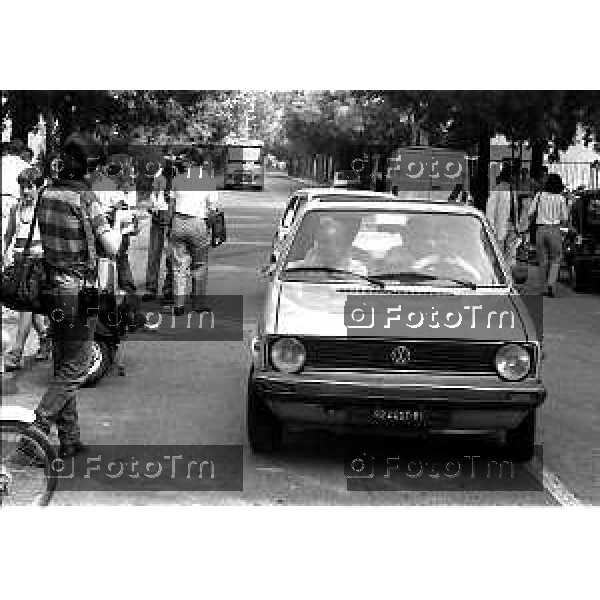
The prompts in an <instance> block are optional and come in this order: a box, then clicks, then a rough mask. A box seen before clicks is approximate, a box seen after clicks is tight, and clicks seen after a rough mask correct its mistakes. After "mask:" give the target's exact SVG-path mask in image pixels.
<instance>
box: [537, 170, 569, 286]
mask: <svg viewBox="0 0 600 600" xmlns="http://www.w3.org/2000/svg"><path fill="white" fill-rule="evenodd" d="M563 189H564V186H563V183H562V179H561V177H560V175H558V174H556V173H550V174H549V175H548V177H547V179H546V184H545V187H544V191H543V192H540V193H538V194H537V195H536V197H535V198H534V201H533V202H532V203H531V206H530V207H529V211H528V213H527V221H529V222H533V224H534V225H535V227H536V249H537V254H538V260H539V265H540V272H541V277H542V279H543V281H544V282H545V284H544V285H545V287H546V289H547V295H548V296H554V295H555V285H556V280H557V279H558V273H559V271H560V262H561V260H562V235H561V232H560V227H561V225H562V224H563V223H566V222H567V220H568V218H569V211H568V208H567V201H566V199H565V197H564V196H563V195H562V192H563Z"/></svg>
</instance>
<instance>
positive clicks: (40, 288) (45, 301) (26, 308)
mask: <svg viewBox="0 0 600 600" xmlns="http://www.w3.org/2000/svg"><path fill="white" fill-rule="evenodd" d="M38 207H39V202H36V205H35V209H34V211H33V217H32V219H31V225H30V227H29V235H28V236H27V241H26V242H25V247H24V248H23V252H22V255H21V257H20V258H19V259H17V260H15V261H13V263H12V264H10V265H7V266H6V267H5V268H4V269H3V270H2V277H1V281H0V302H1V303H2V304H4V305H5V306H7V307H8V308H10V309H12V310H15V311H18V312H33V313H36V314H45V315H47V314H50V311H51V310H52V303H51V302H50V301H49V300H50V299H49V296H48V292H49V282H48V271H47V269H46V264H45V262H44V258H43V257H42V256H32V255H31V243H32V239H33V233H34V230H35V226H36V223H37V215H38Z"/></svg>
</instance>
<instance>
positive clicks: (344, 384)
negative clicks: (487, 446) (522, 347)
mask: <svg viewBox="0 0 600 600" xmlns="http://www.w3.org/2000/svg"><path fill="white" fill-rule="evenodd" d="M251 385H252V386H253V388H254V392H255V393H256V394H258V395H259V396H260V397H262V398H263V400H264V401H265V403H266V404H267V405H268V406H269V408H270V409H271V410H272V411H273V413H274V414H275V415H276V416H277V417H278V418H279V419H281V420H283V421H287V422H298V423H304V424H313V425H317V426H319V427H325V428H333V429H337V428H339V427H342V428H348V427H350V428H353V427H366V426H373V424H374V421H373V418H372V415H373V410H375V409H379V408H385V409H387V410H420V411H422V412H423V413H424V414H425V415H426V418H425V422H424V424H423V426H422V427H421V428H425V429H427V430H428V431H430V432H432V433H433V432H440V433H443V432H446V433H449V432H455V433H462V432H464V433H469V432H471V433H475V432H482V433H484V432H498V431H506V430H507V429H513V428H514V427H517V426H518V425H519V423H520V422H521V421H522V420H523V418H524V417H525V415H526V414H527V413H528V412H529V411H530V410H531V409H533V408H536V407H537V406H539V405H540V404H542V403H543V402H544V400H545V397H546V389H545V388H544V386H543V385H542V384H541V383H540V382H539V381H537V380H534V379H526V380H524V381H522V382H507V381H502V380H500V379H499V378H498V377H496V376H491V375H489V376H487V375H483V376H482V375H476V376H469V375H464V374H461V375H435V374H431V373H418V374H417V373H410V374H408V373H393V374H386V375H385V376H383V375H381V374H375V373H356V372H352V373H350V372H343V373H340V372H335V373H333V372H313V373H308V372H306V373H301V374H297V375H290V374H284V373H278V372H273V371H264V372H261V371H254V372H253V374H252V376H251ZM379 424H380V425H383V426H386V427H387V426H388V424H387V423H379ZM395 425H397V424H395Z"/></svg>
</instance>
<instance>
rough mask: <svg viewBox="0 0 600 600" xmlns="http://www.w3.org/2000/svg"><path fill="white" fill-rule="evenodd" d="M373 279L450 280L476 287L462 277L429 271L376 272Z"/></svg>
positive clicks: (473, 288)
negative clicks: (456, 277)
mask: <svg viewBox="0 0 600 600" xmlns="http://www.w3.org/2000/svg"><path fill="white" fill-rule="evenodd" d="M371 277H372V278H374V279H384V280H385V279H400V278H408V279H417V280H425V281H451V282H452V283H456V284H457V285H460V286H462V287H466V288H469V289H471V290H476V289H477V284H476V283H473V282H472V281H465V280H463V279H453V278H452V277H441V276H439V275H432V274H431V273H419V272H418V271H399V272H396V273H378V274H377V275H372V276H371Z"/></svg>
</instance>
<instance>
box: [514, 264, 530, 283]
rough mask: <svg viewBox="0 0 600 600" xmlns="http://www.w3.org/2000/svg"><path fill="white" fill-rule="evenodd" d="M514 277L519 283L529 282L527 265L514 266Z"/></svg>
mask: <svg viewBox="0 0 600 600" xmlns="http://www.w3.org/2000/svg"><path fill="white" fill-rule="evenodd" d="M512 278H513V281H514V282H515V283H516V284H517V285H523V284H525V283H527V267H525V268H523V267H513V268H512Z"/></svg>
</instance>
